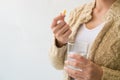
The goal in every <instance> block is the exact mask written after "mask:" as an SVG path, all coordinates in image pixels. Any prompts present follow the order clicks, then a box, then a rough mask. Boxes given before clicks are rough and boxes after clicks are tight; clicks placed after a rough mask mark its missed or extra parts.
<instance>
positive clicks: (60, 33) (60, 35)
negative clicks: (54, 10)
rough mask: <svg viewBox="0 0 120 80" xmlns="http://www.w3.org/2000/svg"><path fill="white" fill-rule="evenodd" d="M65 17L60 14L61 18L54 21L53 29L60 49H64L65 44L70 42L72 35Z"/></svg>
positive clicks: (58, 17)
mask: <svg viewBox="0 0 120 80" xmlns="http://www.w3.org/2000/svg"><path fill="white" fill-rule="evenodd" d="M64 18H65V15H63V14H60V15H59V16H57V17H55V18H54V19H53V22H52V25H51V29H52V31H53V33H54V36H55V38H56V45H57V46H58V47H62V46H63V45H64V44H66V43H67V42H68V38H69V35H70V34H71V32H72V31H71V30H70V27H69V25H68V24H67V23H66V22H65V21H64Z"/></svg>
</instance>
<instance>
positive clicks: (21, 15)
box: [0, 0, 90, 80]
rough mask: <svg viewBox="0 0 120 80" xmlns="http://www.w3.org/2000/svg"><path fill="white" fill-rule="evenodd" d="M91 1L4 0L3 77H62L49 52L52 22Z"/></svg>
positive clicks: (0, 25) (0, 18)
mask: <svg viewBox="0 0 120 80" xmlns="http://www.w3.org/2000/svg"><path fill="white" fill-rule="evenodd" d="M89 1H90V0H0V80H62V71H58V70H55V69H54V68H53V67H52V66H51V63H50V60H49V57H48V52H49V48H50V45H51V42H52V41H53V40H52V39H53V35H52V31H51V29H50V24H51V22H52V19H53V17H55V16H57V15H58V14H59V13H60V12H61V11H62V10H64V9H66V10H67V16H68V14H69V11H70V10H72V9H73V8H74V7H76V6H78V5H81V4H83V3H85V2H89Z"/></svg>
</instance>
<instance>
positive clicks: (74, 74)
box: [64, 67, 83, 79]
mask: <svg viewBox="0 0 120 80" xmlns="http://www.w3.org/2000/svg"><path fill="white" fill-rule="evenodd" d="M64 69H65V71H66V72H67V73H68V74H69V75H70V76H71V77H73V78H75V79H77V78H83V73H82V72H81V71H77V70H73V69H71V68H69V67H64Z"/></svg>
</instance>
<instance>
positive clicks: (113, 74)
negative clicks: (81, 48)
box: [50, 0, 120, 80]
mask: <svg viewBox="0 0 120 80" xmlns="http://www.w3.org/2000/svg"><path fill="white" fill-rule="evenodd" d="M64 17H65V15H62V14H60V15H59V16H57V17H56V18H55V19H54V20H53V23H52V25H51V28H52V31H53V33H54V36H55V41H54V44H53V46H52V48H51V52H50V58H51V62H52V63H53V66H54V67H55V68H56V69H64V70H65V72H66V73H65V80H71V79H74V80H120V0H95V1H93V2H91V3H88V4H85V5H83V6H81V7H77V8H75V9H74V10H73V11H72V12H71V14H70V17H69V22H68V24H67V23H66V22H65V21H64ZM58 22H59V23H58ZM85 32H86V33H85ZM88 32H90V34H88ZM86 35H89V36H87V37H88V38H87V39H84V37H82V36H86ZM90 36H91V37H90ZM79 39H83V40H88V41H89V40H90V41H89V44H90V45H92V46H90V47H89V49H90V50H89V55H88V59H85V58H84V57H82V56H81V55H77V54H71V55H66V54H67V53H66V51H67V44H66V43H67V42H76V41H78V40H79ZM66 56H67V57H68V58H73V59H74V61H69V60H66ZM64 65H71V66H74V67H77V68H80V69H82V71H78V70H74V69H71V68H69V67H66V66H64Z"/></svg>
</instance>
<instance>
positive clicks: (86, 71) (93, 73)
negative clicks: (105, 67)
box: [64, 54, 103, 80]
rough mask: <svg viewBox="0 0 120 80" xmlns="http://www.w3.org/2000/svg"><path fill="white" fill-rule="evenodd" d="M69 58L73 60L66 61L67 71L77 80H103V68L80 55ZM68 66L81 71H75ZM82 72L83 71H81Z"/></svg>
mask: <svg viewBox="0 0 120 80" xmlns="http://www.w3.org/2000/svg"><path fill="white" fill-rule="evenodd" d="M68 58H71V59H72V60H66V61H65V65H66V66H65V67H64V69H65V71H66V72H67V73H68V75H69V76H71V77H72V78H74V79H77V80H101V77H102V74H103V71H102V68H101V67H100V66H98V65H96V64H95V63H93V62H91V61H90V60H88V59H85V58H84V57H82V56H81V55H79V54H70V55H68ZM67 66H73V67H76V68H77V69H80V70H74V69H71V68H70V67H67ZM81 70H82V71H81Z"/></svg>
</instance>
